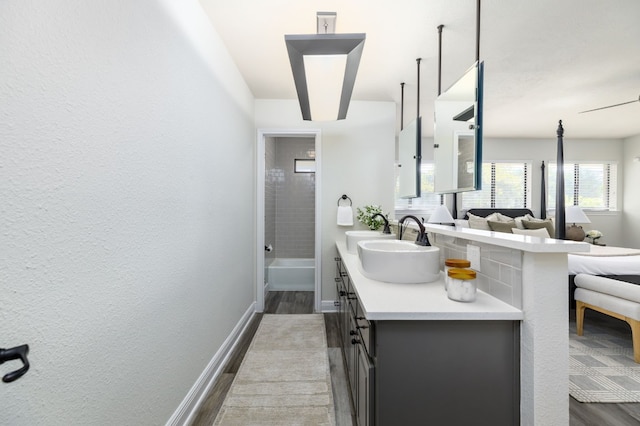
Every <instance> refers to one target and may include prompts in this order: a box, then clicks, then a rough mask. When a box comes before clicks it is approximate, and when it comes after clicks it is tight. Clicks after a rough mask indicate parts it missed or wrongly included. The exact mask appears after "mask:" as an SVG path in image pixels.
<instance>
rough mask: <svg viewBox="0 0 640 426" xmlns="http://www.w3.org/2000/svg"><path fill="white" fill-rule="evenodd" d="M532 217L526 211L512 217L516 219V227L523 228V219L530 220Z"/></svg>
mask: <svg viewBox="0 0 640 426" xmlns="http://www.w3.org/2000/svg"><path fill="white" fill-rule="evenodd" d="M532 218H533V216H531V215H530V214H529V213H527V214H526V215H524V216H518V217H516V218H514V219H513V220H515V221H516V226H517V227H518V229H524V225H523V224H522V221H523V220H531V219H532Z"/></svg>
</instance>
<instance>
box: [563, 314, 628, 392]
mask: <svg viewBox="0 0 640 426" xmlns="http://www.w3.org/2000/svg"><path fill="white" fill-rule="evenodd" d="M583 334H584V335H583V336H578V335H577V334H576V332H575V324H573V326H572V327H571V329H570V333H569V394H570V395H571V396H572V397H574V398H575V399H577V400H578V401H580V402H611V403H622V402H640V364H636V363H635V362H634V361H633V345H632V343H631V334H630V333H629V335H628V336H627V335H623V334H618V333H615V332H614V333H611V332H609V333H607V332H602V331H600V330H599V329H598V328H591V329H590V328H589V327H587V325H585V328H584V333H583Z"/></svg>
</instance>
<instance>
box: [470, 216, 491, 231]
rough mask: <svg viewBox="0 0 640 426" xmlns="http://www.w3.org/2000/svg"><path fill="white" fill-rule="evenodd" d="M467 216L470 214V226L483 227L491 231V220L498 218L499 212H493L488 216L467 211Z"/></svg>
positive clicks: (484, 229)
mask: <svg viewBox="0 0 640 426" xmlns="http://www.w3.org/2000/svg"><path fill="white" fill-rule="evenodd" d="M467 216H469V228H471V229H482V230H483V231H491V228H489V221H490V220H495V221H497V220H498V213H491V214H490V215H489V216H487V217H482V216H476V215H475V214H471V213H467Z"/></svg>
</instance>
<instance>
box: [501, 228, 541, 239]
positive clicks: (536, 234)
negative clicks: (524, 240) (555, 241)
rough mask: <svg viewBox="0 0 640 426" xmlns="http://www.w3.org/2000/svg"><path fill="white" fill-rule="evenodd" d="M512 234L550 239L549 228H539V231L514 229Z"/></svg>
mask: <svg viewBox="0 0 640 426" xmlns="http://www.w3.org/2000/svg"><path fill="white" fill-rule="evenodd" d="M511 232H512V233H514V234H517V235H529V236H531V237H541V238H550V237H549V232H548V231H547V228H538V229H518V228H513V229H512V230H511Z"/></svg>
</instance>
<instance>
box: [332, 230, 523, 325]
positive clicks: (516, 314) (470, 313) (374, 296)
mask: <svg viewBox="0 0 640 426" xmlns="http://www.w3.org/2000/svg"><path fill="white" fill-rule="evenodd" d="M336 247H337V249H338V253H339V254H340V257H341V259H342V262H343V263H344V265H345V267H346V268H347V272H348V274H349V276H350V278H351V282H352V283H353V289H354V290H355V292H356V295H357V296H358V300H359V301H360V305H361V306H362V309H363V310H364V314H365V317H366V318H367V319H368V320H390V321H393V320H437V321H479V320H480V321H482V320H485V321H500V320H511V321H519V320H523V319H524V313H523V312H522V311H521V310H519V309H517V308H515V307H513V306H511V305H509V304H508V303H505V302H503V301H501V300H499V299H497V298H495V297H493V296H491V295H489V294H487V293H484V292H482V291H480V290H478V297H477V299H476V301H475V302H469V303H465V302H454V301H450V300H449V299H448V298H447V296H446V292H445V291H444V288H443V289H442V293H440V294H438V297H440V296H441V297H442V302H443V303H444V304H449V303H453V304H455V307H456V310H452V309H451V308H450V307H448V308H446V309H443V310H440V311H428V310H424V311H420V310H415V309H413V310H408V309H406V308H405V307H404V306H397V307H394V306H393V304H392V303H389V309H372V306H371V305H379V304H380V303H387V301H386V300H384V299H383V300H382V301H381V300H380V296H381V293H380V290H381V289H382V290H386V289H389V290H391V289H393V290H391V291H393V292H394V294H395V295H397V293H396V291H404V292H405V293H406V294H405V295H403V297H409V298H411V297H412V295H415V294H416V293H417V292H419V288H418V287H416V292H413V291H412V289H411V285H410V284H409V285H402V284H391V283H383V282H381V281H375V280H371V279H369V278H366V277H365V276H363V275H362V273H361V272H360V270H359V267H358V265H359V263H360V260H359V259H358V255H357V254H351V253H349V252H347V244H346V242H345V241H336ZM367 286H370V287H371V288H370V289H369V291H367ZM393 286H397V287H393ZM399 286H402V289H403V290H401V288H400V287H399ZM411 300H413V299H411ZM487 305H488V306H487Z"/></svg>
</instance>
